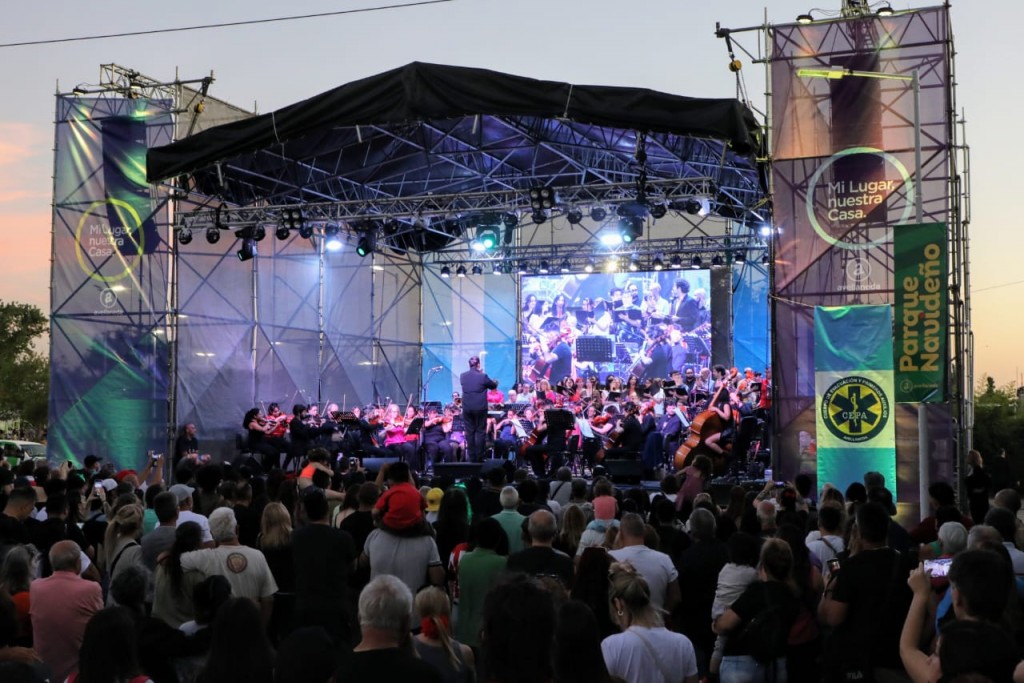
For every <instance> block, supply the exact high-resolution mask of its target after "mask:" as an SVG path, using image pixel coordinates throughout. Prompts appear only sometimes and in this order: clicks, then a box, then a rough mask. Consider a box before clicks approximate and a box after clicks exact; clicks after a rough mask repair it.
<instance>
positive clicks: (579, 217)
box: [565, 208, 583, 225]
mask: <svg viewBox="0 0 1024 683" xmlns="http://www.w3.org/2000/svg"><path fill="white" fill-rule="evenodd" d="M565 219H566V220H567V221H569V225H579V224H580V222H582V221H583V212H582V211H580V210H579V209H576V208H572V209H569V211H567V212H566V214H565Z"/></svg>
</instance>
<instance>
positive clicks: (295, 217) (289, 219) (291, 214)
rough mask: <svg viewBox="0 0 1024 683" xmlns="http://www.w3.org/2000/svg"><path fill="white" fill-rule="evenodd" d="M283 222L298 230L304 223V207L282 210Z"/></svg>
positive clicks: (291, 228) (287, 226)
mask: <svg viewBox="0 0 1024 683" xmlns="http://www.w3.org/2000/svg"><path fill="white" fill-rule="evenodd" d="M281 224H282V225H283V226H284V227H286V228H288V229H290V230H298V229H299V228H301V227H302V225H303V220H302V209H285V210H283V211H282V212H281Z"/></svg>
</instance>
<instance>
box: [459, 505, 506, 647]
mask: <svg viewBox="0 0 1024 683" xmlns="http://www.w3.org/2000/svg"><path fill="white" fill-rule="evenodd" d="M507 562H508V541H507V539H506V537H505V532H504V530H503V529H502V528H501V525H500V524H499V523H498V522H497V520H495V519H493V518H489V517H487V518H484V519H482V520H480V521H479V522H478V523H476V524H474V528H473V531H472V534H471V539H470V548H469V550H468V551H467V552H465V553H463V554H462V557H461V558H460V559H459V568H458V583H459V615H458V616H459V618H458V620H457V621H456V622H455V636H456V638H458V640H459V641H460V642H462V643H465V644H466V645H469V646H471V647H479V646H480V621H481V618H482V616H483V606H484V599H485V598H486V596H487V593H488V592H489V591H490V589H491V588H492V587H493V586H494V585H495V584H496V583H497V581H498V577H499V576H500V575H501V573H502V572H503V571H504V570H505V566H506V564H507Z"/></svg>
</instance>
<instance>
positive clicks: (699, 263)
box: [690, 256, 704, 270]
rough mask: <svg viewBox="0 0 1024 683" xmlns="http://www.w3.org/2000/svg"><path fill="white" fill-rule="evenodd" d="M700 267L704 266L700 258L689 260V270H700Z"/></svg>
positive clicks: (695, 257)
mask: <svg viewBox="0 0 1024 683" xmlns="http://www.w3.org/2000/svg"><path fill="white" fill-rule="evenodd" d="M702 265H704V262H703V261H702V260H701V258H700V256H694V257H693V258H692V259H690V267H691V268H693V269H695V270H696V269H697V268H700V267H701V266H702Z"/></svg>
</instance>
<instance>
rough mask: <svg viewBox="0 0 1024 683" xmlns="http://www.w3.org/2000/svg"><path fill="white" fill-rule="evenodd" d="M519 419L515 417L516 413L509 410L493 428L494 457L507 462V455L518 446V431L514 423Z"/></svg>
mask: <svg viewBox="0 0 1024 683" xmlns="http://www.w3.org/2000/svg"><path fill="white" fill-rule="evenodd" d="M518 421H519V418H518V417H516V411H514V410H512V409H509V410H508V411H507V412H506V414H505V418H504V419H503V420H501V421H500V422H498V423H497V424H496V425H495V427H494V431H495V435H494V457H495V458H498V459H501V460H507V459H508V454H509V453H510V452H512V451H514V450H516V448H517V446H518V444H519V439H518V436H519V431H518V430H517V429H516V422H518ZM521 424H522V423H520V425H521Z"/></svg>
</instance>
